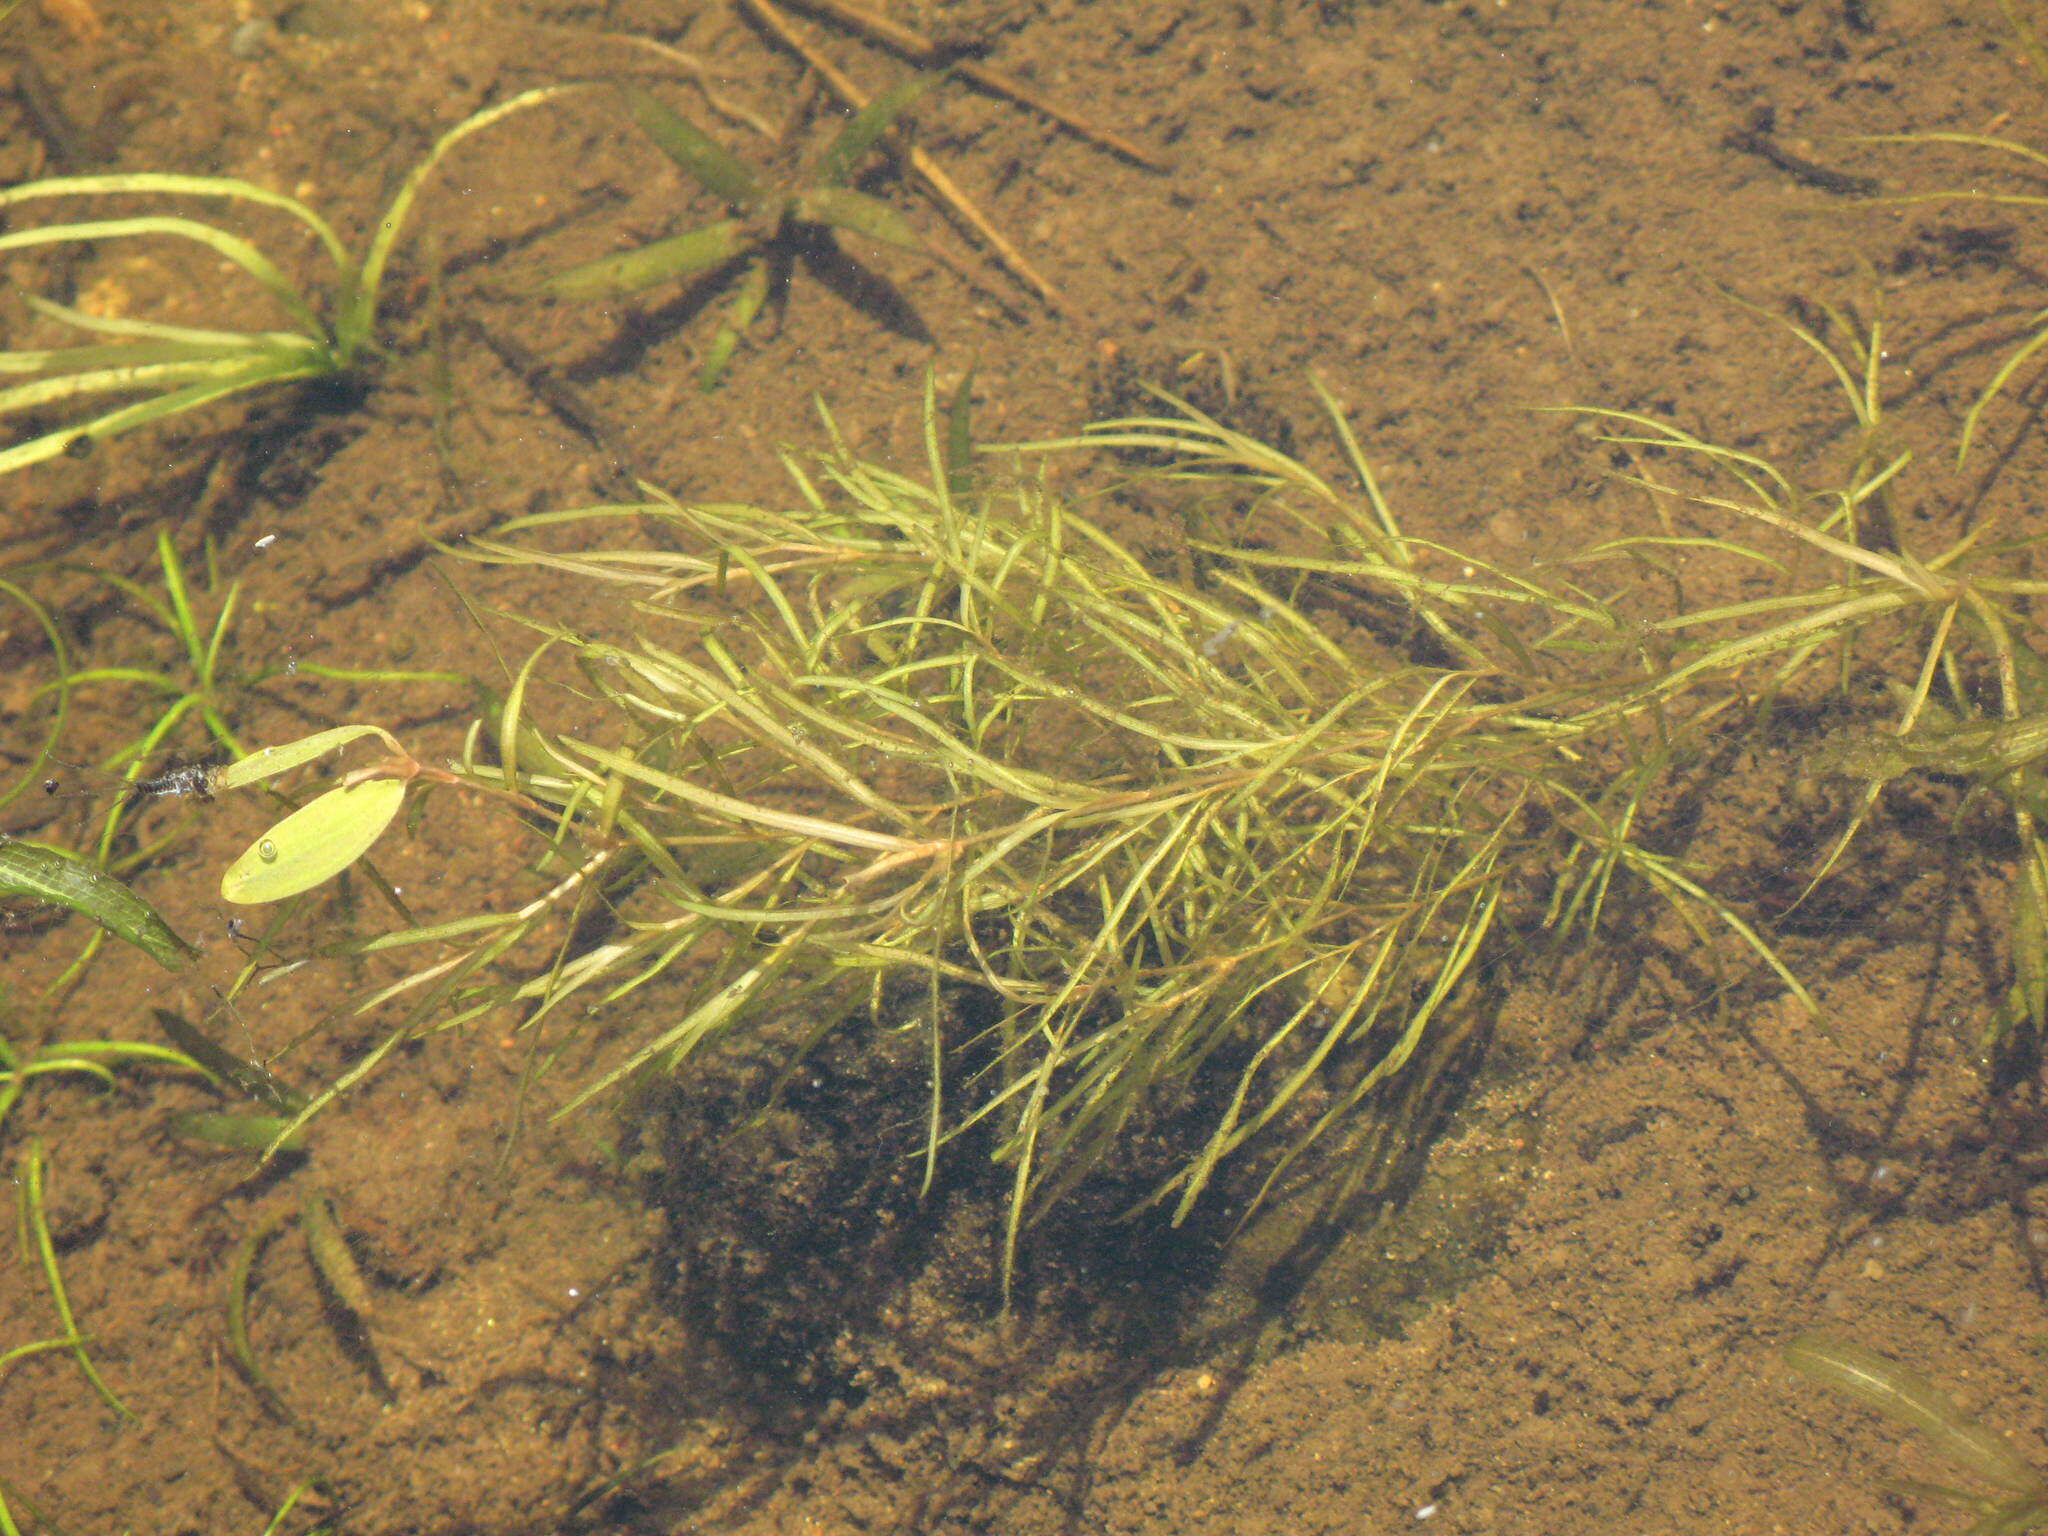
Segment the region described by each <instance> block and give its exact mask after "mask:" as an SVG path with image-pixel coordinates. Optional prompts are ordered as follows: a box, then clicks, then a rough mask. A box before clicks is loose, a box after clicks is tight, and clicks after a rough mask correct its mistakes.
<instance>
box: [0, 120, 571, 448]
mask: <svg viewBox="0 0 2048 1536" xmlns="http://www.w3.org/2000/svg"><path fill="white" fill-rule="evenodd" d="M573 89H577V87H573V86H548V87H542V88H540V89H537V90H531V91H526V92H523V93H522V94H520V95H517V96H514V97H512V98H510V99H508V100H506V101H502V102H499V103H497V104H496V105H494V106H491V107H486V108H485V109H484V110H482V111H480V112H477V113H475V114H474V115H472V116H470V117H468V118H466V119H464V120H463V121H462V122H460V123H458V124H456V125H455V126H454V127H453V128H451V129H449V130H448V131H447V132H446V133H444V134H442V135H441V137H440V138H439V139H437V140H436V141H435V142H434V144H433V146H432V147H431V148H430V149H429V150H428V151H427V153H426V155H425V156H424V157H423V158H422V159H421V160H420V162H419V163H418V164H417V165H416V166H414V167H413V168H412V170H411V171H410V172H409V173H408V174H407V175H406V177H405V179H404V180H403V181H402V182H401V183H400V185H399V188H398V191H397V192H396V193H395V194H394V195H393V197H392V199H391V202H390V203H389V205H388V206H387V207H386V208H385V210H384V212H383V214H382V216H381V217H380V218H379V219H378V221H377V224H376V228H375V229H374V231H373V232H372V234H371V236H370V239H369V241H368V242H367V244H366V245H365V246H364V247H363V250H362V252H361V254H360V255H357V254H355V253H353V252H351V251H350V249H349V248H348V246H347V245H346V244H345V243H344V242H343V240H342V239H341V237H340V235H338V234H337V233H336V232H335V229H334V227H333V225H331V224H330V223H329V222H328V221H327V220H326V219H325V218H324V217H322V216H321V215H320V214H319V213H318V212H316V211H315V210H314V209H313V208H311V207H309V206H308V205H307V204H306V203H304V202H302V201H300V200H299V199H298V198H295V197H291V196H288V195H286V194H285V193H282V192H273V191H271V190H270V189H269V188H267V187H262V186H258V185H257V184H255V183H254V182H248V181H242V180H239V179H237V178H234V177H227V176H182V175H170V174H161V173H156V172H133V173H129V172H123V173H116V174H111V175H93V176H57V177H49V178H46V179H43V180H40V181H31V182H24V183H23V184H22V185H20V186H17V187H9V188H7V189H5V190H0V209H5V208H12V207H17V206H21V205H23V204H27V203H37V202H42V201H44V200H46V199H50V198H79V197H117V198H131V197H146V198H150V199H152V200H154V201H155V202H156V203H157V204H158V205H162V204H165V203H167V202H173V203H174V202H176V201H177V200H182V199H199V200H203V201H220V200H226V201H228V202H231V203H241V204H246V205H249V206H252V207H257V208H267V209H271V210H274V211H276V212H279V213H283V214H285V215H286V216H287V217H289V218H291V219H292V220H294V221H296V222H297V223H298V224H299V225H300V226H301V227H302V228H303V229H305V230H306V231H308V232H310V233H311V234H312V236H313V238H314V240H315V241H316V242H317V244H318V246H319V248H320V250H321V252H322V254H323V255H324V256H325V257H326V258H327V262H328V266H329V275H328V281H327V285H326V286H327V296H326V299H325V301H324V302H323V301H322V300H321V299H320V298H319V297H317V296H316V295H315V293H313V292H311V291H309V290H307V289H306V288H304V287H302V286H301V285H300V284H298V283H297V282H295V281H294V280H293V279H292V278H291V277H290V276H289V275H288V274H287V271H286V263H285V262H284V261H283V260H281V259H280V258H278V257H277V256H274V255H272V254H271V253H269V252H266V251H265V250H264V249H263V248H262V247H261V246H259V245H257V244H256V243H255V242H253V241H252V240H250V239H249V238H247V237H246V236H244V235H242V234H240V233H237V232H236V231H234V230H232V229H229V228H225V227H223V226H222V225H221V224H219V223H215V222H209V221H208V220H205V219H197V218H190V217H186V216H185V215H183V214H173V213H165V212H160V211H153V212H149V213H143V214H136V215H129V216H125V217H119V218H95V219H81V220H76V221H72V222H68V223H61V224H45V225H36V226H33V227H30V228H27V229H20V230H15V231H12V232H11V233H7V234H0V251H15V250H26V249H29V248H31V247H35V246H44V245H79V244H86V245H89V244H95V243H97V242H99V241H103V240H133V239H146V238H156V237H168V238H170V239H173V240H180V241H184V242H187V243H189V244H192V245H197V246H199V247H200V248H201V249H203V250H205V251H208V252H211V253H212V254H213V255H215V256H217V257H219V258H221V259H222V260H223V261H225V262H227V263H228V264H229V265H230V266H233V267H235V268H236V269H238V270H239V271H241V272H242V273H244V274H245V275H246V276H248V277H250V278H252V279H253V280H254V281H255V283H256V284H257V286H258V287H259V288H261V289H262V290H263V291H264V292H265V293H266V294H268V295H269V297H270V298H271V300H272V301H273V302H274V303H275V304H276V306H277V307H278V309H279V311H281V313H282V314H283V315H284V317H285V318H286V320H287V322H288V328H286V329H282V330H246V329H221V328H213V327H202V326H193V325H177V324H172V323H170V322H168V321H162V320H148V319H143V318H140V317H136V316H117V315H94V314H88V313H86V312H84V311H82V310H78V309H73V308H71V307H69V306H67V305H63V304H59V303H56V302H55V301H53V300H50V299H46V298H41V297H38V296H36V295H34V294H24V295H23V296H22V297H23V300H24V302H26V303H27V304H28V305H29V307H30V308H31V309H33V310H34V311H35V312H36V313H37V314H40V315H42V316H44V317H45V318H46V319H50V320H54V321H57V322H59V323H61V324H63V325H66V326H69V327H71V328H72V329H74V330H78V331H83V332H86V333H88V334H90V335H93V336H97V337H99V338H102V339H101V340H98V341H94V342H90V343H86V344H82V345H77V346H67V347H56V348H50V349H45V350H34V349H15V350H12V351H4V352H0V375H16V376H19V377H21V378H22V379H24V380H25V381H26V382H23V383H18V384H13V385H9V386H8V387H6V388H0V418H6V417H10V416H21V415H25V414H28V413H31V412H36V413H40V412H44V411H48V410H52V409H55V410H63V411H73V412H80V413H82V414H79V415H77V416H75V418H74V419H72V420H70V421H67V422H65V423H64V424H63V425H61V426H57V427H53V428H51V429H49V430H47V431H42V432H38V433H36V434H34V435H33V436H30V437H28V438H27V439H25V440H24V441H22V442H19V443H16V444H15V445H13V446H12V447H10V448H7V449H5V450H0V474H5V473H7V472H8V471H10V470H14V469H20V468H22V467H24V466H26V465H29V464H37V463H41V462H42V461H43V460H45V459H50V458H54V457H56V456H57V455H58V454H60V453H63V452H65V451H66V450H68V449H70V448H71V447H72V446H73V445H74V444H76V443H80V442H98V441H102V440H104V439H106V438H111V437H116V436H119V435H120V434H121V433H124V432H128V431H131V430H133V429H135V428H137V427H141V426H145V425H147V424H149V423H151V422H157V421H162V420H165V419H166V418H168V417H172V416H177V415H181V414H183V413H184V412H186V411H191V410H196V409H198V408H199V407H200V406H203V405H206V404H209V403H211V402H212V401H215V400H219V399H223V398H225V397H227V396H229V395H235V394H240V393H243V392H245V391H247V390H252V389H262V388H268V387H271V386H274V385H280V384H287V383H291V382H293V381H295V380H301V379H315V378H324V377H332V376H334V375H338V374H341V373H344V372H346V371H347V370H349V369H350V368H352V367H354V366H355V365H356V364H357V362H358V361H359V359H360V357H361V355H362V353H363V351H364V349H365V348H367V347H369V346H370V345H371V344H372V342H373V339H374V336H375V333H376V329H377V321H378V315H379V309H380V306H381V304H382V299H383V290H384V277H385V272H386V269H387V267H388V265H389V263H390V260H391V255H392V251H393V249H394V247H395V246H396V244H397V241H398V235H399V232H400V230H401V229H402V228H403V226H404V224H405V220H406V218H407V216H408V214H410V212H411V210H412V205H413V202H414V201H415V199H417V197H418V196H419V192H420V188H421V187H422V186H423V185H424V183H425V181H426V179H427V177H428V176H429V175H430V174H431V173H432V172H433V170H434V168H435V166H437V165H438V164H439V163H440V161H441V158H442V156H444V155H445V154H447V152H448V151H449V150H450V149H452V148H454V147H455V145H456V144H458V143H460V142H461V141H462V140H463V139H466V138H467V137H469V135H471V134H472V133H475V132H476V131H478V130H479V129H481V128H485V127H488V126H490V125H491V124H492V123H495V122H498V121H500V120H501V119H503V118H505V117H508V116H510V115H512V114H513V113H515V112H520V111H524V110H525V109H526V108H528V107H531V106H535V105H537V104H539V103H540V102H543V101H547V100H550V99H552V98H554V97H557V96H560V95H562V94H564V93H565V92H566V91H569V90H573ZM109 398H114V399H118V400H123V401H125V402H126V403H122V404H117V405H113V406H111V407H106V406H104V405H103V404H99V403H100V402H104V401H105V400H107V399H109Z"/></svg>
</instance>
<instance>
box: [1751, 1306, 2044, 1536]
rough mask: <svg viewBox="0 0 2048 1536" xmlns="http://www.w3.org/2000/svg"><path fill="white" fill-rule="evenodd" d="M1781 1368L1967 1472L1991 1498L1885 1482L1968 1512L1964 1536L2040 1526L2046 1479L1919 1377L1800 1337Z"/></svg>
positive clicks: (1855, 1348) (2013, 1534)
mask: <svg viewBox="0 0 2048 1536" xmlns="http://www.w3.org/2000/svg"><path fill="white" fill-rule="evenodd" d="M1784 1357H1785V1363H1786V1364H1787V1365H1789V1366H1791V1367H1792V1368H1793V1369H1794V1370H1795V1371H1797V1372H1798V1373H1799V1374H1800V1375H1802V1376H1804V1377H1805V1378H1806V1379H1807V1380H1808V1381H1812V1382H1817V1383H1818V1384H1819V1385H1821V1386H1823V1387H1827V1388H1829V1389H1830V1390H1832V1391H1835V1392H1839V1393H1841V1394H1842V1396H1844V1397H1846V1398H1848V1399H1850V1400H1851V1401H1852V1402H1856V1403H1861V1404H1862V1405H1863V1406H1864V1407H1865V1408H1869V1409H1872V1410H1874V1411H1876V1412H1878V1413H1881V1414H1883V1415H1884V1416H1885V1417H1886V1418H1888V1419H1891V1420H1893V1421H1894V1422H1895V1423H1899V1424H1903V1425H1905V1426H1906V1427H1907V1428H1908V1429H1913V1430H1917V1431H1919V1433H1920V1434H1921V1435H1922V1436H1923V1437H1924V1438H1925V1439H1926V1440H1927V1442H1928V1444H1929V1445H1931V1446H1933V1447H1934V1449H1935V1450H1937V1451H1939V1452H1940V1453H1941V1454H1942V1455H1943V1456H1945V1457H1947V1458H1948V1459H1949V1460H1950V1461H1952V1462H1954V1463H1955V1464H1956V1465H1957V1466H1960V1467H1964V1468H1967V1469H1968V1470H1969V1471H1971V1472H1973V1473H1975V1474H1976V1475H1977V1476H1978V1477H1980V1478H1982V1479H1983V1480H1984V1481H1985V1482H1987V1483H1989V1484H1991V1485H1992V1486H1993V1487H1994V1488H1997V1489H1999V1490H2001V1492H2000V1494H1999V1495H1990V1494H1981V1493H1966V1492H1964V1491H1963V1490H1961V1489H1957V1488H1950V1487H1947V1486H1945V1485H1944V1484H1941V1483H1925V1482H1919V1481H1917V1480H1913V1479H1906V1478H1893V1479H1888V1480H1887V1481H1886V1484H1885V1486H1886V1487H1887V1488H1889V1489H1891V1490H1892V1491H1893V1492H1896V1493H1902V1494H1907V1495H1910V1496H1911V1497H1914V1498H1923V1499H1937V1500H1939V1501H1941V1502H1942V1503H1945V1504H1953V1505H1958V1506H1960V1507H1962V1508H1964V1509H1969V1510H1973V1511H1975V1512H1976V1514H1977V1519H1976V1520H1975V1522H1973V1523H1972V1524H1971V1526H1970V1527H1969V1529H1968V1530H1967V1531H1966V1532H1965V1533H1964V1536H2019V1533H2020V1532H2022V1531H2033V1530H2039V1529H2040V1528H2042V1527H2043V1526H2048V1476H2044V1475H2043V1474H2042V1473H2041V1472H2040V1471H2039V1470H2038V1469H2037V1468H2035V1467H2034V1465H2033V1464H2032V1463H2031V1462H2029V1461H2028V1460H2027V1459H2026V1457H2024V1456H2022V1455H2021V1454H2020V1452H2019V1449H2018V1448H2017V1447H2016V1446H2015V1445H2014V1444H2013V1443H2012V1441H2010V1440H2008V1439H2007V1438H2006V1437H2005V1436H2004V1435H2002V1434H2000V1433H1999V1432H1998V1431H1997V1430H1995V1429H1992V1428H1990V1427H1989V1426H1988V1425H1985V1424H1982V1423H1979V1422H1978V1421H1977V1420H1976V1419H1974V1418H1972V1417H1971V1416H1970V1415H1969V1414H1967V1413H1964V1412H1963V1411H1962V1409H1960V1408H1958V1407H1957V1406H1956V1405H1955V1403H1954V1402H1953V1401H1952V1400H1951V1399H1950V1397H1949V1395H1948V1394H1947V1393H1946V1392H1944V1391H1942V1390H1941V1388H1939V1387H1937V1386H1936V1385H1935V1384H1934V1383H1933V1382H1931V1381H1929V1380H1928V1379H1927V1378H1926V1377H1925V1376H1923V1375H1921V1374H1920V1372H1918V1371H1915V1370H1911V1369H1909V1368H1908V1367H1906V1366H1903V1365H1900V1364H1898V1363H1897V1362H1895V1361H1891V1360H1887V1359H1885V1358H1884V1356H1882V1355H1880V1354H1877V1353H1875V1352H1874V1351H1871V1350H1868V1349H1865V1348H1863V1347H1862V1346H1861V1345H1860V1344H1849V1343H1844V1342H1843V1341H1842V1340H1839V1339H1826V1338H1821V1337H1820V1336H1818V1335H1816V1334H1802V1335H1801V1336H1800V1337H1798V1338H1796V1339H1794V1340H1792V1342H1791V1343H1789V1344H1787V1345H1786V1346H1785V1348H1784Z"/></svg>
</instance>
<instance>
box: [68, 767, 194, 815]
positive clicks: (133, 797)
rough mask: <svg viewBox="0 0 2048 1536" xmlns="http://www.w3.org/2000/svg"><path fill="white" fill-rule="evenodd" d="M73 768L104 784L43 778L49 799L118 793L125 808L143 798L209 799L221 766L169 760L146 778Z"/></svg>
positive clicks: (80, 773) (95, 796) (78, 773)
mask: <svg viewBox="0 0 2048 1536" xmlns="http://www.w3.org/2000/svg"><path fill="white" fill-rule="evenodd" d="M67 766H70V765H67ZM72 772H73V773H74V774H77V775H79V776H80V777H81V780H82V778H83V777H84V776H85V775H88V774H89V775H91V777H92V779H93V780H94V781H95V783H101V782H103V783H104V785H105V787H104V788H94V787H91V786H89V785H88V786H84V787H81V786H80V783H77V782H72V781H67V780H65V779H61V778H51V779H44V780H43V793H44V794H45V795H48V796H50V797H51V798H52V799H64V798H70V797H73V796H80V795H83V796H90V797H94V798H107V797H110V796H112V795H115V794H118V795H120V797H121V808H122V809H123V810H126V809H128V808H129V807H131V806H134V805H136V804H138V803H140V802H141V801H144V800H168V799H173V798H190V799H194V800H211V799H212V798H213V786H214V781H215V779H216V778H217V777H218V775H219V772H220V770H219V767H218V766H217V765H216V764H212V763H172V764H169V765H167V766H166V767H164V768H162V769H160V770H159V771H157V772H156V773H153V774H151V775H149V776H148V777H147V778H140V779H117V778H114V777H112V776H111V775H108V774H104V773H101V772H99V771H98V770H97V769H85V768H76V767H74V768H73V769H72Z"/></svg>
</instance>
